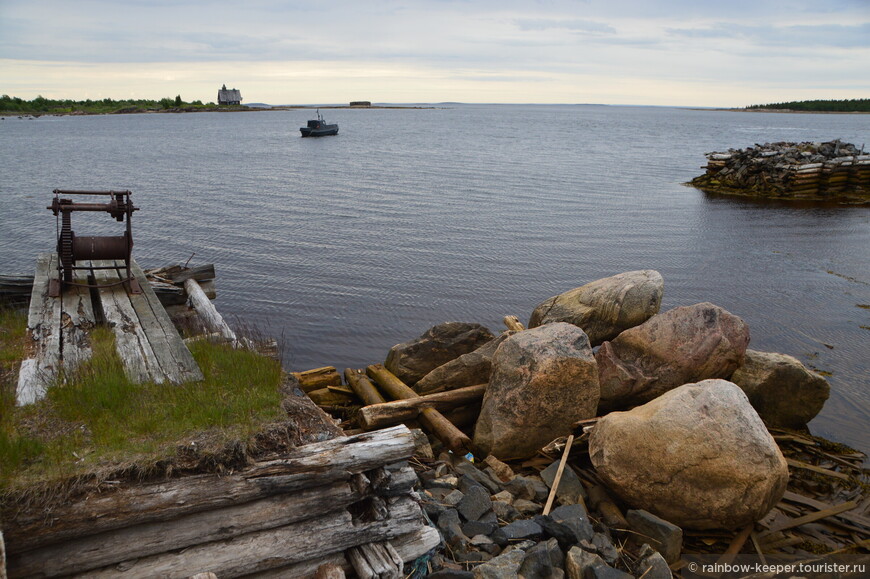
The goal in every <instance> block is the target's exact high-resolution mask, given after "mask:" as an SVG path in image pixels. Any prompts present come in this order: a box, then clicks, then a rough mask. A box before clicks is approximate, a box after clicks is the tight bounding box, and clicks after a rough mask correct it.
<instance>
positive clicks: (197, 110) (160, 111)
mask: <svg viewBox="0 0 870 579" xmlns="http://www.w3.org/2000/svg"><path fill="white" fill-rule="evenodd" d="M438 108H444V107H438V106H426V105H413V106H411V105H371V106H354V107H352V106H349V105H280V106H269V107H249V106H244V105H239V106H233V107H210V108H203V107H196V108H189V107H178V108H169V109H139V110H123V109H122V110H118V111H111V112H88V111H70V112H56V111H52V112H27V113H26V112H19V111H0V118H4V117H34V118H38V117H76V116H99V115H149V114H167V113H169V114H182V113H243V112H260V111H293V110H307V109H353V110H357V109H410V110H414V109H420V110H422V109H438Z"/></svg>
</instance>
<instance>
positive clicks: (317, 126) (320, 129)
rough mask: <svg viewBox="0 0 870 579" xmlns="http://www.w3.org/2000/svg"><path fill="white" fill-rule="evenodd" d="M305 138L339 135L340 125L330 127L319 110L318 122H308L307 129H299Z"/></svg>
mask: <svg viewBox="0 0 870 579" xmlns="http://www.w3.org/2000/svg"><path fill="white" fill-rule="evenodd" d="M299 130H300V131H301V132H302V136H303V137H325V136H326V135H337V134H338V125H337V124H334V125H328V124H326V122H324V120H323V117H322V116H320V109H317V120H314V121H308V126H307V127H299Z"/></svg>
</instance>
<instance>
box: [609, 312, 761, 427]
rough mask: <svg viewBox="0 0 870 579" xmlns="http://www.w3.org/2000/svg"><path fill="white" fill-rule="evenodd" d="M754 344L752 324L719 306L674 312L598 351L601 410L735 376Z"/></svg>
mask: <svg viewBox="0 0 870 579" xmlns="http://www.w3.org/2000/svg"><path fill="white" fill-rule="evenodd" d="M748 344H749V326H747V325H746V323H745V322H744V321H743V320H742V319H740V318H739V317H737V316H735V315H733V314H731V313H729V312H728V311H727V310H724V309H722V308H720V307H719V306H715V305H713V304H711V303H707V302H704V303H700V304H695V305H693V306H683V307H679V308H674V309H672V310H668V311H667V312H665V313H663V314H660V315H657V316H655V317H653V318H651V319H649V320H648V321H646V322H644V323H643V324H641V325H639V326H637V327H634V328H631V329H628V330H626V331H624V332H622V333H621V334H619V336H617V337H616V338H615V339H614V340H613V341H612V342H605V343H604V344H602V345H601V348H599V349H598V351H597V352H596V353H595V359H596V360H597V361H598V377H599V381H600V384H601V404H600V406H601V409H603V410H617V409H623V408H628V407H630V406H633V405H635V404H642V403H644V402H648V401H650V400H652V399H653V398H655V397H656V396H660V395H661V394H664V393H665V392H667V391H668V390H671V389H672V388H676V387H677V386H681V385H683V384H687V383H690V382H698V381H700V380H706V379H708V378H729V377H730V376H731V374H733V373H734V370H736V369H737V368H738V367H740V365H741V364H742V363H743V354H744V352H745V351H746V347H747V345H748Z"/></svg>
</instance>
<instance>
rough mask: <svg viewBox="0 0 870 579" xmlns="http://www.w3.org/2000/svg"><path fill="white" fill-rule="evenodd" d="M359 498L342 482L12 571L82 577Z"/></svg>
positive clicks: (85, 546)
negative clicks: (112, 566)
mask: <svg viewBox="0 0 870 579" xmlns="http://www.w3.org/2000/svg"><path fill="white" fill-rule="evenodd" d="M409 468H410V467H409ZM410 488H411V487H410V486H408V487H407V489H406V490H407V491H410ZM362 498H363V495H362V494H361V493H360V492H358V491H357V490H356V489H354V488H352V486H351V485H350V484H348V482H347V481H340V482H336V483H332V484H330V485H326V486H323V487H317V488H313V489H304V490H302V491H299V492H296V493H292V494H283V495H274V496H271V497H267V498H264V499H260V500H256V501H252V502H248V503H244V504H241V505H232V506H229V507H226V508H222V509H215V510H209V511H204V512H200V513H194V514H190V515H186V516H183V517H180V518H178V519H174V520H171V521H165V522H155V523H146V524H143V525H136V526H132V527H128V528H124V529H118V530H114V531H109V532H104V533H99V534H97V535H92V536H89V537H84V538H80V539H74V540H72V541H68V542H65V543H62V544H58V545H52V546H49V547H44V548H42V549H35V550H32V551H27V552H24V553H22V554H20V555H17V556H13V557H12V558H11V560H10V569H11V570H12V571H13V572H14V574H15V575H18V576H39V577H52V576H57V575H66V574H71V573H82V572H84V571H88V570H90V569H97V568H99V567H105V566H108V565H112V564H113V563H119V562H121V561H128V560H131V559H138V558H141V557H147V556H150V555H156V554H159V553H164V552H166V551H172V550H177V549H182V548H185V547H189V546H192V545H198V544H202V543H210V542H212V541H218V540H223V539H229V538H231V537H237V536H241V535H246V534H248V533H252V532H256V531H262V530H265V529H273V528H276V527H281V526H284V525H289V524H291V523H296V522H299V521H306V520H309V519H316V518H317V517H320V516H323V515H326V514H328V513H330V512H332V511H338V510H342V509H345V508H346V507H348V506H349V505H351V504H353V503H354V502H356V501H359V500H361V499H362Z"/></svg>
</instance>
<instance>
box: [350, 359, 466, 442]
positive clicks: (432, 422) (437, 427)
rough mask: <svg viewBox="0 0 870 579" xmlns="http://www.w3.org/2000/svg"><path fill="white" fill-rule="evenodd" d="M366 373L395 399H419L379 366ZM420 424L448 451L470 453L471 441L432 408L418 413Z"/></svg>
mask: <svg viewBox="0 0 870 579" xmlns="http://www.w3.org/2000/svg"><path fill="white" fill-rule="evenodd" d="M366 373H367V374H368V375H369V376H370V377H371V378H372V380H374V381H375V382H377V384H378V386H380V387H381V388H382V389H383V390H384V392H386V393H387V394H389V395H390V396H392V397H393V398H395V399H398V400H404V399H408V398H419V397H420V395H419V394H417V393H416V392H414V391H413V390H412V389H411V387H410V386H408V385H407V384H405V383H404V382H402V381H401V380H399V378H397V377H396V375H395V374H393V373H392V372H390V371H389V370H387V369H386V368H384V367H383V365H381V364H373V365H371V366H368V367H366ZM420 422H421V423H422V424H423V426H424V427H425V428H426V429H428V430H429V431H430V432H432V433H433V434H434V435H435V436H436V437H437V438H438V440H440V441H441V442H443V443H444V446H446V447H447V448H449V449H450V450H453V451H454V452H460V453H462V454H466V453H469V452H471V451H472V447H473V445H472V442H471V439H470V438H469V437H468V436H467V435H466V434H465V433H464V432H462V431H461V430H459V429H458V428H457V427H456V426H455V425H454V424H453V423H452V422H450V421H449V420H447V418H445V417H444V415H443V414H441V413H440V412H438V411H437V410H435V409H434V408H423V409H422V410H421V411H420Z"/></svg>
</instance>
